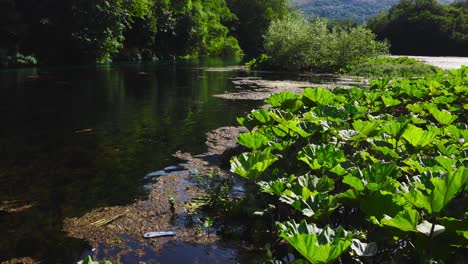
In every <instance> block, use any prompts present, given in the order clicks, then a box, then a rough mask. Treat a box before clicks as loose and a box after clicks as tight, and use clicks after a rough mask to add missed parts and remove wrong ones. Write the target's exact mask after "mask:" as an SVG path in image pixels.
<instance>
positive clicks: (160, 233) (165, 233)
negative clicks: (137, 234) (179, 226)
mask: <svg viewBox="0 0 468 264" xmlns="http://www.w3.org/2000/svg"><path fill="white" fill-rule="evenodd" d="M175 235H177V232H176V231H158V232H148V233H145V234H144V235H143V237H144V238H152V237H164V236H175Z"/></svg>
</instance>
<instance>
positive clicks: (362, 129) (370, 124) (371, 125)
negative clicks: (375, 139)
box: [353, 120, 383, 138]
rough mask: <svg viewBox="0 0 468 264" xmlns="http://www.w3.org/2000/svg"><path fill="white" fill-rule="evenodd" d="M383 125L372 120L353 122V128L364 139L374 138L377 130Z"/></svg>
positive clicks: (378, 121) (379, 121)
mask: <svg viewBox="0 0 468 264" xmlns="http://www.w3.org/2000/svg"><path fill="white" fill-rule="evenodd" d="M382 123H383V121H381V120H372V121H362V120H356V121H354V122H353V128H354V130H356V131H357V132H359V134H360V135H361V136H363V137H364V138H365V137H372V136H375V135H376V134H377V133H378V131H379V129H380V125H381V124H382Z"/></svg>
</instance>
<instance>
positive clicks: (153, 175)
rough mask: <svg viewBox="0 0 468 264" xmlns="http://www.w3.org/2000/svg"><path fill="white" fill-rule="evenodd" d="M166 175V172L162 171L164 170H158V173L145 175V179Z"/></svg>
mask: <svg viewBox="0 0 468 264" xmlns="http://www.w3.org/2000/svg"><path fill="white" fill-rule="evenodd" d="M166 174H167V172H166V171H164V170H158V171H155V172H151V173H148V174H146V176H145V179H148V178H151V177H159V176H164V175H166Z"/></svg>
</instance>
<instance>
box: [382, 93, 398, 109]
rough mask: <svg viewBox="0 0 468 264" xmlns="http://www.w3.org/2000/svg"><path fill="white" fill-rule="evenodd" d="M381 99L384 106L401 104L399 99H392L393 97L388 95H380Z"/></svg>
mask: <svg viewBox="0 0 468 264" xmlns="http://www.w3.org/2000/svg"><path fill="white" fill-rule="evenodd" d="M381 98H382V101H383V103H384V105H385V106H386V107H392V106H397V105H399V104H401V101H400V100H398V99H394V98H393V97H390V96H384V95H382V97H381Z"/></svg>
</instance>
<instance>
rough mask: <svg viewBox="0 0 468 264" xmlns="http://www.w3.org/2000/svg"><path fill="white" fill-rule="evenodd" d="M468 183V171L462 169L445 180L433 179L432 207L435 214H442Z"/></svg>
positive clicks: (450, 174)
mask: <svg viewBox="0 0 468 264" xmlns="http://www.w3.org/2000/svg"><path fill="white" fill-rule="evenodd" d="M467 181H468V170H466V169H465V167H460V168H458V170H457V171H456V172H451V173H449V174H448V175H447V176H446V177H445V179H439V178H437V177H435V178H432V179H431V182H432V184H433V185H434V189H433V190H432V192H431V207H432V211H433V212H436V213H438V212H440V211H441V210H442V209H443V208H444V207H445V206H446V205H447V204H448V203H449V202H450V201H451V200H452V199H453V198H455V196H456V195H457V194H458V193H459V192H460V191H461V190H462V188H463V187H464V186H465V184H466V182H467Z"/></svg>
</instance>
